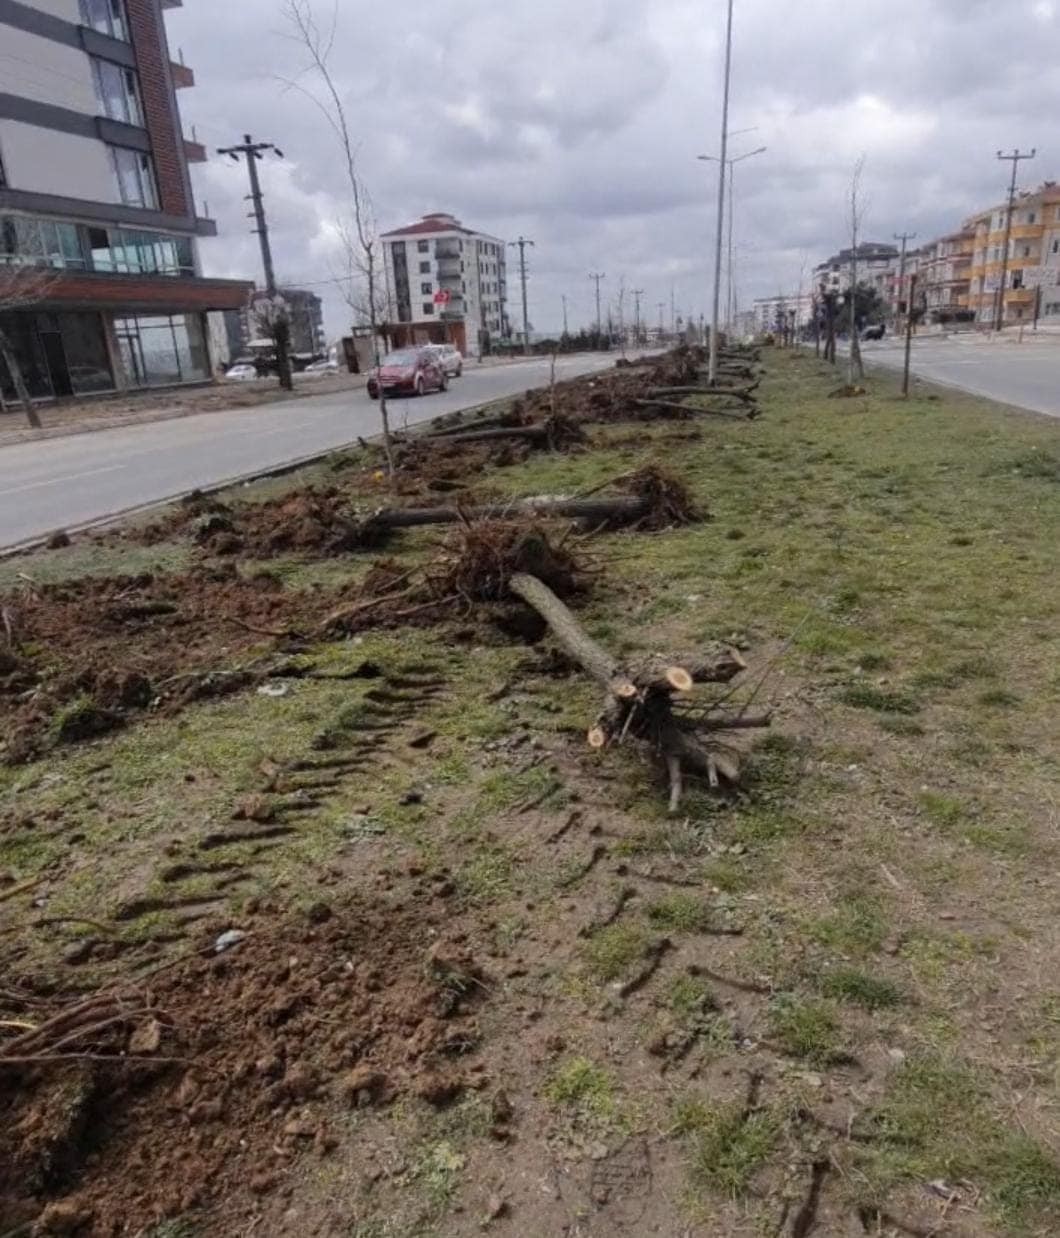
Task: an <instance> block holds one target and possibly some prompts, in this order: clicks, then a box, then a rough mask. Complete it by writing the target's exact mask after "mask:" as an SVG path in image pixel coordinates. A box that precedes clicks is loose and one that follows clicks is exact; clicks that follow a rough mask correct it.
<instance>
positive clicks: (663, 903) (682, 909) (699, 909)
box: [648, 893, 714, 933]
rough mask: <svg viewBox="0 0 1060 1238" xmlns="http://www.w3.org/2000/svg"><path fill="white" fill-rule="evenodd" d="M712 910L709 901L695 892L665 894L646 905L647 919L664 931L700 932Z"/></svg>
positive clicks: (708, 919)
mask: <svg viewBox="0 0 1060 1238" xmlns="http://www.w3.org/2000/svg"><path fill="white" fill-rule="evenodd" d="M713 916H714V912H713V908H712V907H711V905H710V903H709V902H708V901H707V900H706V899H704V898H701V897H700V896H698V895H695V894H684V893H674V894H667V895H666V896H665V897H664V898H660V899H658V900H657V901H656V902H654V903H652V904H650V905H649V907H648V919H649V921H650V922H651V923H652V924H653V925H654V926H655V928H657V929H661V930H662V931H663V932H666V933H702V932H704V931H705V930H706V929H708V928H709V927H710V925H711V922H712V920H713Z"/></svg>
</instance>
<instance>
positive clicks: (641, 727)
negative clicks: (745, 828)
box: [508, 572, 770, 812]
mask: <svg viewBox="0 0 1060 1238" xmlns="http://www.w3.org/2000/svg"><path fill="white" fill-rule="evenodd" d="M508 589H509V592H510V593H512V594H513V595H514V596H515V597H518V598H521V599H522V600H523V601H524V602H526V603H527V605H528V606H530V607H532V608H533V609H534V610H535V611H536V612H537V613H538V614H539V615H540V616H541V618H542V619H544V621H545V622H546V623H547V624H548V626H549V629H550V630H551V632H552V634H553V635H554V636H555V638H556V640H557V641H558V642H559V643H560V645H561V646H562V647H563V649H564V650H565V651H566V653H567V654H568V655H569V656H570V657H571V658H573V659H574V661H575V662H577V663H578V665H579V666H581V667H582V669H583V670H584V671H585V672H586V673H587V674H588V675H590V676H591V677H592V678H593V679H594V680H595V681H596V682H597V683H598V684H599V685H600V687H601V688H602V689H603V692H604V705H603V709H602V711H601V713H600V716H599V717H598V718H597V720H596V721H595V722H594V724H593V725H592V727H590V728H589V731H588V742H589V745H590V746H591V747H593V748H604V747H606V746H608V745H609V744H616V743H622V742H623V741H624V740H625V739H626V738H627V737H630V736H632V737H633V738H635V739H640V740H643V741H645V742H647V743H649V744H651V746H652V748H653V750H654V751H655V752H656V753H658V754H659V756H661V757H662V758H663V760H664V762H665V765H666V771H667V777H668V779H669V784H670V811H671V812H676V811H677V810H678V808H679V807H680V804H681V798H682V795H683V793H684V779H685V775H686V774H687V773H692V774H696V775H700V776H702V777H704V778H706V779H707V781H708V782H709V784H710V785H711V786H712V787H719V786H720V785H721V782H722V780H723V779H724V780H725V781H726V782H727V783H735V782H737V781H738V779H739V777H740V754H739V751H738V750H737V749H736V748H735V747H734V746H733V745H731V744H729V743H727V742H726V740H725V738H724V737H725V733H726V732H727V731H737V730H742V729H746V728H747V727H750V726H768V725H769V724H770V719H769V718H768V717H756V718H753V719H752V718H749V717H747V716H746V715H740V714H735V715H728V714H725V713H722V712H719V711H715V710H712V709H710V708H709V707H708V708H706V709H704V710H699V711H691V712H689V713H687V714H686V713H682V712H681V710H680V709H679V708H678V709H675V707H674V706H675V700H674V698H675V695H676V694H683V693H686V692H688V691H690V690H691V688H692V687H693V686H694V685H695V684H697V683H727V682H729V681H730V680H731V679H733V678H734V677H735V676H736V675H737V674H739V672H740V671H741V670H743V669H744V667H745V665H746V664H745V663H744V661H743V659H742V658H741V657H740V656H739V655H738V654H736V653H734V652H733V651H731V650H726V651H724V652H722V653H720V654H718V655H717V656H716V657H715V658H713V659H707V660H703V661H700V662H694V663H692V664H690V665H688V666H681V665H677V664H676V663H670V662H668V661H666V660H663V659H658V658H656V659H649V660H648V661H646V662H644V663H642V664H640V665H631V666H628V665H624V664H622V663H620V662H619V661H618V659H617V658H615V657H613V656H612V655H611V654H610V653H608V652H607V650H606V649H604V648H603V647H602V646H601V645H599V644H597V642H596V641H594V640H593V639H592V637H590V636H589V635H588V634H587V633H586V632H585V630H584V629H583V628H582V627H581V625H580V624H579V623H578V621H577V619H576V618H575V617H574V615H573V614H572V613H571V611H570V610H569V609H568V608H567V606H566V605H565V604H564V603H563V602H562V601H561V600H560V599H559V598H558V597H557V596H556V594H555V593H554V592H553V591H552V590H551V589H550V588H549V587H548V585H546V584H545V583H544V582H543V581H542V580H540V579H539V578H538V577H536V576H533V575H530V574H529V573H526V572H517V573H515V574H514V575H513V576H512V577H511V579H510V580H509V582H508Z"/></svg>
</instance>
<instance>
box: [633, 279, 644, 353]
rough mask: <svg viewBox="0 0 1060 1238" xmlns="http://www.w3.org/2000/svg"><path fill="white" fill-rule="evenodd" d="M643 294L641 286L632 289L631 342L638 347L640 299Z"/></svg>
mask: <svg viewBox="0 0 1060 1238" xmlns="http://www.w3.org/2000/svg"><path fill="white" fill-rule="evenodd" d="M642 296H644V289H643V288H634V289H633V342H634V344H635V345H636V346H637V347H638V348H639V347H640V299H641V297H642Z"/></svg>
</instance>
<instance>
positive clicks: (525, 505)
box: [365, 495, 652, 531]
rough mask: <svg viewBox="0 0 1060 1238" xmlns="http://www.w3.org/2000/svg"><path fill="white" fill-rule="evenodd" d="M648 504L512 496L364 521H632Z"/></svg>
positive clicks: (411, 524) (410, 525)
mask: <svg viewBox="0 0 1060 1238" xmlns="http://www.w3.org/2000/svg"><path fill="white" fill-rule="evenodd" d="M651 508H652V504H651V501H650V500H649V499H642V498H637V497H636V496H635V495H624V496H621V497H619V498H613V499H513V500H511V501H510V502H507V503H488V504H486V505H484V506H482V507H463V508H461V507H385V508H382V509H381V510H379V511H377V512H373V513H372V515H371V516H369V517H368V519H367V520H366V521H365V525H366V526H367V527H368V528H370V529H372V530H373V531H389V530H391V529H416V528H421V527H423V526H425V525H437V524H460V523H461V522H465V523H472V522H477V521H480V520H505V519H508V518H512V519H514V518H516V517H522V516H541V517H544V518H548V517H554V518H556V519H567V520H585V521H588V522H590V523H592V524H593V525H601V524H634V523H636V521H638V520H641V519H643V518H644V517H645V516H647V515H648V514H649V513H650V511H651Z"/></svg>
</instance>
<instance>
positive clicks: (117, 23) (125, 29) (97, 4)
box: [81, 0, 129, 43]
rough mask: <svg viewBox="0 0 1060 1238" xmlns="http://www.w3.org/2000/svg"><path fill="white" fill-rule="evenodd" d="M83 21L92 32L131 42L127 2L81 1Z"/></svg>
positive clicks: (106, 0) (115, 0)
mask: <svg viewBox="0 0 1060 1238" xmlns="http://www.w3.org/2000/svg"><path fill="white" fill-rule="evenodd" d="M81 21H82V23H83V24H84V25H86V26H88V28H89V29H90V30H98V31H99V33H100V34H109V35H110V37H111V38H112V39H121V40H122V41H123V42H125V43H127V42H128V41H129V25H128V23H127V22H126V20H125V0H81Z"/></svg>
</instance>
